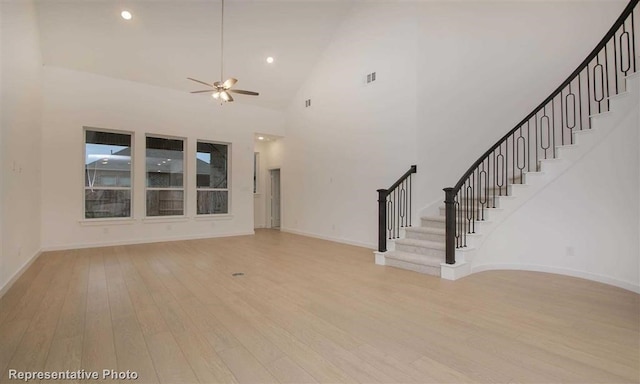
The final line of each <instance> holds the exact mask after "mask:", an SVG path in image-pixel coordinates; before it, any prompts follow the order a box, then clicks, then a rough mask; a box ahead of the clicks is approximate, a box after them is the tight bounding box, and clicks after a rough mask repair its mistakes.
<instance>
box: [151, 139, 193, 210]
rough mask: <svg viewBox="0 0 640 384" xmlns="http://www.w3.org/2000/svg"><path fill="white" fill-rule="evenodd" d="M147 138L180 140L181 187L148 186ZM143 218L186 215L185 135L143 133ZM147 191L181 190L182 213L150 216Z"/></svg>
mask: <svg viewBox="0 0 640 384" xmlns="http://www.w3.org/2000/svg"><path fill="white" fill-rule="evenodd" d="M147 138H154V139H166V140H180V141H182V187H163V188H158V187H149V183H148V177H149V175H148V173H149V172H148V171H147V149H148V148H147ZM144 141H145V143H144V218H145V220H162V219H180V218H186V217H187V170H188V167H187V148H188V146H187V145H188V141H187V138H186V137H180V136H169V135H162V134H154V133H146V134H145V135H144ZM149 191H182V214H179V215H154V216H150V215H149V212H148V206H149V202H148V198H149V197H148V193H147V192H149Z"/></svg>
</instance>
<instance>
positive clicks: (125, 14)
mask: <svg viewBox="0 0 640 384" xmlns="http://www.w3.org/2000/svg"><path fill="white" fill-rule="evenodd" d="M120 16H122V18H123V19H125V20H131V18H132V17H133V15H131V12H129V11H122V12H120Z"/></svg>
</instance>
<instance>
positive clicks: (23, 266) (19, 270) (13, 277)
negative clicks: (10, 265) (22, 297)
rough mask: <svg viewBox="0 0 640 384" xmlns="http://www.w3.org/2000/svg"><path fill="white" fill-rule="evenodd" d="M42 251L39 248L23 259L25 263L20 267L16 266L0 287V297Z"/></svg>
mask: <svg viewBox="0 0 640 384" xmlns="http://www.w3.org/2000/svg"><path fill="white" fill-rule="evenodd" d="M42 252H43V251H42V249H39V250H38V251H37V252H36V253H34V254H33V255H32V256H31V257H30V258H29V260H27V261H25V263H24V264H22V267H20V268H18V270H17V271H16V272H15V273H14V274H13V276H11V278H10V279H9V280H8V281H7V282H6V284H5V285H4V286H3V287H2V288H0V299H1V298H2V297H3V296H4V294H5V293H7V291H8V290H9V289H11V287H12V286H13V284H14V283H15V282H16V281H18V279H19V278H20V276H22V274H23V273H24V272H25V271H26V270H27V269H28V268H29V267H30V266H31V264H33V262H34V261H36V259H37V258H38V257H39V256H40V255H41V254H42Z"/></svg>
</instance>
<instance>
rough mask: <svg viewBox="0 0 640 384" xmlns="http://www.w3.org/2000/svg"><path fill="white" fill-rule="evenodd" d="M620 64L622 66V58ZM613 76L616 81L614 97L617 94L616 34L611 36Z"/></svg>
mask: <svg viewBox="0 0 640 384" xmlns="http://www.w3.org/2000/svg"><path fill="white" fill-rule="evenodd" d="M620 52H622V47H620ZM620 64H622V58H621V59H620ZM613 68H615V69H614V71H613V75H614V78H615V81H616V95H617V94H618V54H617V48H616V34H615V33H614V34H613Z"/></svg>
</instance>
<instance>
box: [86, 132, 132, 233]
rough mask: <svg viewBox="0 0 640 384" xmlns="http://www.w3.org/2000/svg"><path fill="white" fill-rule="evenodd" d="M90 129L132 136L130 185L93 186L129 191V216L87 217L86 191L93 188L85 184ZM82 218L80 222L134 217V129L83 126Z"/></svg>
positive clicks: (108, 189)
mask: <svg viewBox="0 0 640 384" xmlns="http://www.w3.org/2000/svg"><path fill="white" fill-rule="evenodd" d="M88 131H92V132H104V133H115V134H119V135H129V137H131V146H130V148H131V156H130V159H131V164H129V165H130V168H129V186H128V187H117V186H114V187H112V186H109V187H104V186H103V187H99V188H93V189H94V190H105V191H127V190H128V191H129V216H117V217H87V198H86V193H87V192H86V191H87V190H88V189H91V187H90V186H87V185H85V184H86V178H87V177H88V176H87V165H86V164H85V161H86V160H87V132H88ZM82 141H83V143H82V219H80V222H116V221H131V220H133V218H134V214H133V213H134V208H135V206H134V205H135V199H134V195H133V193H134V185H135V184H134V183H135V176H134V169H135V162H134V161H135V160H134V158H135V156H134V151H135V132H133V131H126V130H119V129H110V128H98V127H90V126H83V127H82Z"/></svg>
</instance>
